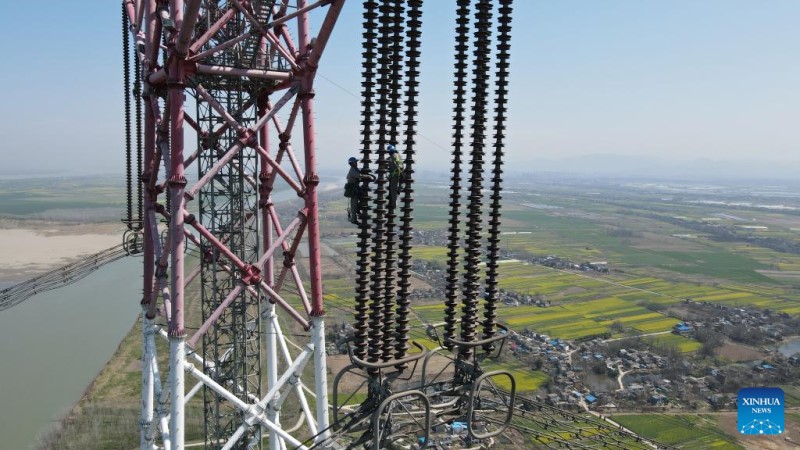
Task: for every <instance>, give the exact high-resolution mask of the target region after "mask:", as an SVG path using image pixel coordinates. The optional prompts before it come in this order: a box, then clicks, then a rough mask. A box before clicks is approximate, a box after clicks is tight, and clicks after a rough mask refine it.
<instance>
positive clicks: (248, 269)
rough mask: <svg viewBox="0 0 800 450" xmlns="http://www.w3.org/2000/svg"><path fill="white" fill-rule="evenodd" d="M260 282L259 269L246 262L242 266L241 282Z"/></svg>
mask: <svg viewBox="0 0 800 450" xmlns="http://www.w3.org/2000/svg"><path fill="white" fill-rule="evenodd" d="M260 282H261V270H260V269H259V268H258V267H256V266H254V265H252V264H247V265H245V266H244V267H242V283H244V284H246V285H248V286H252V285H254V284H258V283H260Z"/></svg>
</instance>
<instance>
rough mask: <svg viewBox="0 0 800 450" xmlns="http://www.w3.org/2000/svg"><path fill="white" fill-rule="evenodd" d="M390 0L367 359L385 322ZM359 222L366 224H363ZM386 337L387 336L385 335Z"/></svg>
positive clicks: (378, 345)
mask: <svg viewBox="0 0 800 450" xmlns="http://www.w3.org/2000/svg"><path fill="white" fill-rule="evenodd" d="M391 1H392V0H383V2H382V3H381V6H380V13H381V16H380V24H381V25H380V36H379V37H378V42H379V43H380V52H379V55H378V74H379V78H378V120H377V123H378V163H377V164H378V173H377V182H376V188H375V216H374V217H373V219H372V258H371V261H372V264H371V265H370V267H371V269H372V273H371V274H370V314H369V333H370V334H369V348H368V350H367V353H368V361H370V362H377V361H379V360H380V359H382V355H383V343H384V338H385V337H384V335H383V328H384V326H385V324H384V320H383V309H384V304H383V288H384V282H385V280H384V277H385V258H386V256H385V254H384V249H385V246H386V236H385V233H386V212H387V211H386V203H387V200H388V198H387V195H386V194H387V190H386V187H387V186H386V185H387V182H388V179H387V170H386V169H387V159H386V144H387V139H386V138H387V132H388V128H387V125H388V122H389V105H388V97H389V93H390V90H391V89H390V88H391V75H392V68H391V58H390V52H391V44H392V16H391V13H392V6H391ZM362 226H366V224H363V225H362ZM386 338H389V336H386Z"/></svg>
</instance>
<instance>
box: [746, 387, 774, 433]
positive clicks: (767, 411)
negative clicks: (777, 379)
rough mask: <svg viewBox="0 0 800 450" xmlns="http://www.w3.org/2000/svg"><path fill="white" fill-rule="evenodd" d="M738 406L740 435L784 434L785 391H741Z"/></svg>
mask: <svg viewBox="0 0 800 450" xmlns="http://www.w3.org/2000/svg"><path fill="white" fill-rule="evenodd" d="M736 406H737V412H738V414H737V417H738V422H737V425H738V428H739V433H741V434H781V433H783V431H784V427H783V424H784V422H783V389H781V388H742V389H739V398H738V400H737V401H736Z"/></svg>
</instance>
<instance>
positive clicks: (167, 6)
mask: <svg viewBox="0 0 800 450" xmlns="http://www.w3.org/2000/svg"><path fill="white" fill-rule="evenodd" d="M343 3H344V0H322V1H317V2H313V3H309V2H308V1H306V0H296V2H293V4H290V3H289V1H288V0H278V1H275V2H273V1H256V0H250V1H247V0H231V1H226V2H221V1H211V0H186V1H184V0H170V1H165V0H125V1H123V8H124V9H123V11H124V13H123V14H124V15H125V16H126V17H127V21H128V23H129V31H130V33H131V35H132V36H133V38H134V42H135V44H136V45H135V55H136V56H135V57H136V58H138V59H139V61H140V62H141V68H142V73H141V80H142V84H143V86H142V92H143V94H142V100H143V102H144V118H143V122H144V124H143V134H144V137H143V141H144V150H143V151H144V158H143V161H144V170H143V173H142V174H141V180H140V181H141V183H142V185H143V192H144V199H143V201H144V210H145V214H144V217H143V221H144V224H143V233H144V248H143V273H144V282H143V291H144V294H143V298H142V301H141V304H142V379H141V386H142V405H141V406H142V407H141V419H140V432H141V448H142V449H156V448H166V449H183V448H184V447H185V445H186V442H185V435H186V426H185V405H186V403H187V402H188V401H189V400H190V399H191V398H192V397H193V396H194V395H195V394H196V393H198V392H199V391H200V390H201V389H202V388H205V390H206V392H211V393H213V394H212V395H216V396H218V397H219V398H221V399H224V401H227V402H228V403H229V404H230V405H232V407H233V408H235V409H238V411H239V415H238V416H237V417H239V418H240V419H241V420H240V422H241V423H240V424H239V427H238V428H237V429H236V430H235V431H234V432H233V433H230V434H229V436H226V438H225V442H214V443H213V444H212V445H213V446H214V447H215V448H217V447H219V446H221V448H224V449H229V448H252V447H256V448H259V447H260V446H261V439H262V434H261V430H263V431H264V432H266V433H268V435H269V446H270V449H283V448H286V447H287V446H289V447H290V448H305V447H304V446H303V442H306V441H307V440H308V439H309V438H312V437H313V438H314V441H315V442H319V441H321V440H323V439H325V438H326V437H327V431H326V430H327V429H328V426H329V416H328V393H327V391H328V388H327V378H326V363H325V330H324V317H325V310H324V307H323V300H322V274H321V267H320V245H319V229H320V225H319V218H318V210H317V184H318V182H319V178H318V176H317V173H316V156H315V142H314V115H313V107H314V99H313V97H314V90H313V84H314V76H315V74H316V70H317V67H318V64H319V62H320V58H321V57H322V55H323V53H324V50H325V47H326V44H327V42H328V38H329V37H330V35H331V32H332V30H333V28H334V24H335V23H336V21H337V18H338V16H339V12H340V11H341V8H342V6H343ZM265 11H266V14H265V13H264V12H265ZM311 14H324V19H323V20H322V22H321V26H320V29H319V33H318V34H317V35H316V36H313V37H312V35H311V33H310V31H309V15H311ZM234 23H237V24H240V25H241V26H240V27H239V28H238V29H239V30H240V32H239V33H238V34H235V35H233V34H232V33H231V30H232V29H237V28H236V27H232V26H231V24H234ZM293 36H295V37H296V42H295V40H294V39H295V38H293ZM248 49H249V50H253V49H255V50H253V51H254V55H255V56H256V57H254V58H253V59H252V60H251V61H250V62H249V63H248V64H246V65H242V64H238V65H234V66H232V65H228V64H224V63H218V61H224V60H225V58H224V57H221V55H225V54H226V53H228V52H240V53H241V52H243V51H244V52H246V51H249V50H248ZM275 61H280V64H277V65H275V64H274V62H275ZM254 83H261V84H260V86H261V88H262V90H261V93H260V94H259V95H258V96H254V97H253V98H252V101H249V103H247V102H246V103H245V105H244V106H247V107H248V108H250V109H251V110H252V113H250V114H251V115H252V117H255V119H254V120H251V121H249V122H248V123H244V121H243V119H241V118H242V117H244V116H247V115H248V113H245V112H243V111H241V110H239V111H231V110H228V109H227V108H226V106H225V104H224V102H220V101H218V99H217V98H216V97H215V94H214V93H213V92H221V91H223V90H225V89H228V91H226V92H230V89H236V88H235V87H231V88H228V87H226V86H240V87H241V86H252V85H253V84H254ZM210 85H213V86H210ZM220 86H223V87H220ZM264 86H266V87H267V88H266V89H263V88H264ZM212 91H213V92H212ZM187 93H188V94H189V95H190V96H193V97H194V98H195V99H196V101H197V102H198V103H202V104H203V105H206V108H208V111H209V113H210V114H214V115H215V116H216V117H219V118H220V120H219V121H218V122H219V126H217V127H216V128H213V129H212V126H213V122H212V121H208V123H206V122H201V121H200V120H199V118H198V117H194V118H193V117H192V116H191V115H190V114H189V113H188V112H187V110H186V108H185V104H184V103H185V98H186V94H187ZM272 93H274V94H275V95H276V97H277V98H278V100H277V101H275V102H274V103H273V102H272V100H270V96H269V94H272ZM250 94H252V92H250ZM198 109H199V108H198ZM281 116H283V117H284V118H285V121H281V120H280V117H281ZM298 116H299V119H300V120H299V122H298V120H297V119H298ZM284 123H285V125H284ZM187 125H188V126H189V128H191V129H193V130H194V132H195V133H197V135H198V136H200V139H199V141H200V142H203V139H205V138H207V137H209V136H212V137H213V136H220V135H221V134H223V133H235V136H236V137H237V139H236V140H235V141H234V142H232V143H231V145H229V146H227V148H218V149H217V152H218V154H217V155H216V159H215V162H214V164H213V165H210V166H209V167H208V168H207V170H205V169H204V170H201V171H199V175H198V180H197V181H196V182H194V183H192V184H189V182H188V181H187V178H186V176H185V173H186V171H187V169H189V168H190V167H191V166H192V165H193V164H195V163H196V161H197V160H198V155H200V154H201V153H202V152H203V149H202V148H198V150H197V151H196V152H194V153H192V154H187V153H186V152H185V151H184V150H185V145H184V137H183V136H184V129H185V128H187V127H186V126H187ZM204 125H206V126H207V128H204ZM297 129H299V131H298V132H297V133H296V134H297V135H299V137H301V138H302V140H300V142H299V147H300V149H301V151H300V152H299V153H301V155H297V153H296V152H295V147H294V146H292V140H291V139H290V136H293V134H294V131H295V130H297ZM271 136H272V137H275V136H277V137H279V138H280V139H279V141H280V145H278V146H274V148H273V145H272V143H271V141H270V137H271ZM274 141H278V140H276V139H273V142H274ZM201 147H202V146H201ZM248 151H249V152H251V154H253V155H255V156H254V158H256V159H257V160H258V166H257V167H258V171H259V173H257V174H256V173H248V168H247V167H243V165H242V164H239V163H238V162H237V160H238V157H239V155H240V154H241V153H242V152H248ZM298 156H299V157H298ZM300 157H302V164H300V161H301V160H300ZM282 163H284V164H282ZM284 165H288V166H289V167H288V168H286V167H284ZM162 167H163V169H162ZM237 171H238V173H239V176H240V177H241V181H242V183H250V184H251V185H253V186H256V185H257V189H256V190H255V191H256V195H257V201H258V207H259V208H260V209H261V211H260V215H258V214H256V216H257V218H258V220H259V221H260V225H261V226H260V230H261V235H262V239H261V245H262V246H263V247H261V249H260V250H259V253H258V258H257V261H246V260H244V259H242V257H241V255H240V254H237V252H236V251H232V250H231V249H232V243H231V242H228V241H226V239H227V238H226V236H225V235H224V234H222V233H220V230H218V229H214V227H213V226H209V224H207V223H203V215H202V214H200V218H196V217H195V216H194V215H193V214H191V213H190V212H189V211H190V210H196V209H194V208H193V206H192V202H193V201H194V200H195V198H197V196H198V194H199V193H201V190H203V189H204V188H207V187H208V186H210V183H212V182H213V180H215V177H217V176H218V175H220V174H221V173H228V174H230V173H233V172H237ZM279 184H282V185H285V187H286V188H288V189H290V190H293V191H295V192H296V193H297V195H298V196H299V197H301V198H302V199H303V205H302V208H300V210H299V211H296V213H295V214H294V216H295V218H294V219H293V220H291V221H289V223H286V224H281V219H282V216H281V215H279V213H278V211H277V209H276V206H275V205H274V204H273V203H272V200H271V198H270V194H271V192H272V191H273V189H275V187H276V186H277V185H279ZM162 193H163V194H164V195H161V194H162ZM167 196H168V197H169V201H168V202H167V203H168V204H169V206H170V207H169V210H168V211H167V208H164V207H163V206H162V205H161V204H160V203H159V200H160V198H162V197H163V198H166V197H167ZM212 208H213V206H212ZM158 214H160V215H162V216H164V217H165V218H167V220H168V223H169V227H168V233H167V235H166V237H165V238H164V239H162V236H161V234H160V233H159V230H158V226H157V225H158V223H157V220H158V219H157V215H158ZM253 215H254V214H252V211H250V212H249V213H247V214H245V213H243V217H238V218H232V219H231V223H233V222H234V221H238V222H237V223H244V222H248V221H252V220H256V218H255V217H253ZM187 240H188V241H189V242H191V243H192V244H194V246H195V247H196V248H199V249H200V257H201V258H207V259H206V261H213V263H214V267H215V268H216V269H215V270H218V272H219V274H223V275H225V276H227V277H231V279H232V280H233V281H234V283H233V284H232V286H233V287H232V289H231V290H230V292H215V293H214V295H215V296H217V297H219V298H223V299H224V300H223V301H221V302H220V303H219V304H218V305H215V307H214V309H213V312H211V313H209V314H207V315H206V317H204V321H203V323H202V325H201V326H200V327H199V329H197V330H196V331H194V334H192V335H191V336H189V335H188V334H187V330H186V327H185V323H184V315H185V303H184V294H185V288H186V286H187V285H189V283H191V282H192V281H193V280H194V279H196V278H197V276H198V274H199V273H200V270H199V269H197V270H193V271H191V272H189V273H187V272H186V270H185V255H186V253H185V249H186V248H187ZM300 245H306V246H307V251H306V252H305V254H306V255H308V256H307V258H306V259H305V260H304V261H302V262H303V264H304V266H305V267H306V269H307V271H306V272H307V275H306V276H307V278H308V279H307V280H305V283H304V280H303V276H302V275H301V273H300V271H299V270H298V269H297V267H296V265H295V264H294V261H295V256H298V257H299V255H297V253H296V252H297V249H298V246H300ZM279 251H280V252H283V255H284V264H283V265H282V266H281V267H280V268H278V267H277V266H276V264H274V262H275V253H276V252H279ZM215 276H216V274H215ZM288 285H292V288H293V289H294V290H293V292H292V294H293V296H294V295H296V296H297V300H295V301H293V300H291V298H287V297H293V296H287V295H286V292H287V289H286V287H287V286H288ZM245 294H246V295H250V296H251V297H250V298H257V299H268V300H269V301H262V302H261V303H260V310H259V311H258V315H257V317H260V318H261V321H262V322H261V323H260V324H258V326H256V328H255V329H257V330H261V332H262V333H263V335H264V336H265V338H264V339H265V341H264V347H265V349H264V350H265V351H264V353H265V355H266V360H265V363H264V365H263V366H264V367H263V372H264V375H265V378H266V386H267V389H268V391H267V393H266V394H265V395H263V396H261V397H259V396H258V395H254V394H253V391H252V390H248V389H247V387H243V386H241V385H237V383H231V384H229V385H221V384H220V383H219V382H217V381H215V374H216V373H215V370H217V369H216V368H217V367H218V364H220V363H221V361H215V360H209V359H207V358H204V356H203V352H202V349H201V348H200V347H201V342H202V339H203V337H204V336H205V335H206V334H207V333H209V332H210V330H213V329H214V327H215V326H217V325H218V321H220V320H221V319H220V317H221V316H223V315H225V314H226V309H228V308H231V304H233V303H234V300H235V299H237V298H238V296H240V295H245ZM297 294H299V295H297ZM279 317H285V318H287V319H286V321H281V320H279ZM162 319H164V320H165V321H166V324H167V329H166V330H164V329H163V328H162V327H161V326H160V325H157V322H159V321H163V320H162ZM287 321H288V322H292V321H294V322H296V323H297V324H299V326H300V327H302V328H303V329H304V330H307V331H310V336H308V337H307V338H305V339H306V342H299V343H298V342H296V341H298V340H302V339H304V338H303V337H302V336H301V337H298V336H297V334H296V333H291V334H292V335H291V339H289V337H288V336H287V332H284V331H283V329H282V328H283V327H286V326H287V325H286V324H287ZM157 335H161V336H164V337H166V338H167V339H168V341H169V359H168V361H169V372H168V374H166V376H164V374H163V372H162V371H161V370H160V368H159V366H158V358H157V354H156V342H155V340H156V339H157V338H156V336H157ZM293 346H296V348H297V347H299V353H297V352H296V351H295V353H294V354H293V353H292V351H290V348H291V347H293ZM187 355H189V356H188V358H187ZM235 357H237V356H236V355H233V356H230V355H227V356H225V358H235ZM279 361H281V363H279ZM308 364H310V365H311V366H312V367H313V371H305V370H304V369H305V367H306V366H307V365H308ZM280 367H282V368H284V369H285V370H283V371H280V370H279V368H280ZM259 370H260V368H259ZM304 373H313V378H314V379H313V381H311V380H307V381H304ZM186 374H189V376H190V377H192V378H194V379H195V380H196V384H194V386H193V387H191V388H190V389H188V390H187V389H186V383H185V381H186V380H185V375H186ZM259 377H260V375H259ZM259 379H260V378H259ZM307 394H309V395H313V396H315V398H316V399H315V401H314V403H313V404H314V410H313V411H312V409H311V407H310V406H309V405H310V403H311V402H309V401H308V400H307V398H306V395H307ZM292 395H294V396H296V398H297V400H298V404H299V406H300V408H301V409H302V411H303V413H302V416H303V418H304V420H305V423H306V426H305V427H294V428H296V429H288V428H285V427H283V426H282V425H281V422H280V419H281V414H280V413H281V407H282V405H284V404H285V403H284V402H285V401H286V399H287V398H288V397H289V396H292ZM292 425H294V424H292ZM298 430H303V433H305V435H301V434H300V431H298ZM246 439H248V440H249V442H244V440H246ZM208 442H209V440H208V438H207V439H206V443H207V444H208Z"/></svg>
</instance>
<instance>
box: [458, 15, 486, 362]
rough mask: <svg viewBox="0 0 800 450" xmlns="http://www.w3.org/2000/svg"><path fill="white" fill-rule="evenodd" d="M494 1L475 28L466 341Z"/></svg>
mask: <svg viewBox="0 0 800 450" xmlns="http://www.w3.org/2000/svg"><path fill="white" fill-rule="evenodd" d="M491 17H492V4H491V1H490V0H481V1H479V2H478V4H477V6H476V11H475V31H474V37H475V40H474V46H473V55H474V57H475V58H474V60H473V64H474V69H473V71H472V73H473V84H472V102H473V105H472V107H473V116H472V151H471V153H470V187H469V207H468V213H467V250H466V255H465V256H464V270H465V274H464V282H463V289H462V308H461V312H462V314H461V319H462V320H461V339H462V340H463V341H465V342H473V341H474V340H475V328H477V326H478V296H479V295H480V291H481V283H480V271H481V269H480V262H481V250H482V242H481V230H482V227H481V221H482V217H481V214H482V209H483V208H482V206H483V192H482V190H483V159H484V158H483V157H484V153H485V152H484V140H485V137H486V135H485V133H486V100H487V98H488V95H487V94H488V88H489V83H488V78H489V56H490V50H489V47H490V44H491V28H490V20H491ZM472 353H473V349H472V348H470V347H465V348H462V349H461V352H460V355H459V356H460V357H462V358H464V359H469V358H470V357H471V356H472Z"/></svg>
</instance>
